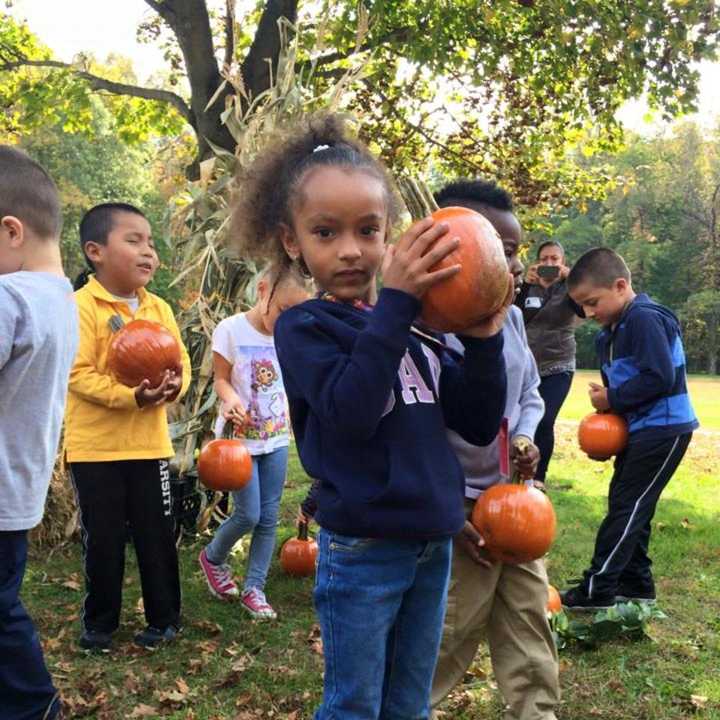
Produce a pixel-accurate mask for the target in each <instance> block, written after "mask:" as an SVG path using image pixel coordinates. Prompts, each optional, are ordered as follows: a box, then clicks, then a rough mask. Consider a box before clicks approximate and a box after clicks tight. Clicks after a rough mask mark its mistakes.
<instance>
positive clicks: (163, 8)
mask: <svg viewBox="0 0 720 720" xmlns="http://www.w3.org/2000/svg"><path fill="white" fill-rule="evenodd" d="M145 4H146V5H149V6H150V7H151V8H152V9H153V10H154V11H155V12H156V13H157V14H158V15H159V16H160V17H161V18H162V19H163V20H165V21H166V22H168V23H169V22H170V20H169V17H170V15H171V14H172V13H173V9H172V7H171V5H170V2H169V0H168V1H167V2H162V0H160V2H158V0H145Z"/></svg>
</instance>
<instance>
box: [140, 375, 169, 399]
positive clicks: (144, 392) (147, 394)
mask: <svg viewBox="0 0 720 720" xmlns="http://www.w3.org/2000/svg"><path fill="white" fill-rule="evenodd" d="M170 376H171V372H170V370H166V371H165V374H164V375H163V379H162V382H161V383H160V384H159V385H158V386H157V387H154V388H153V387H150V381H149V380H148V379H147V378H145V380H143V381H142V382H141V383H140V384H139V385H138V386H137V387H136V388H135V402H136V403H137V406H138V407H141V408H142V407H148V406H151V405H162V404H163V403H164V402H165V393H166V391H167V388H168V384H169V382H170Z"/></svg>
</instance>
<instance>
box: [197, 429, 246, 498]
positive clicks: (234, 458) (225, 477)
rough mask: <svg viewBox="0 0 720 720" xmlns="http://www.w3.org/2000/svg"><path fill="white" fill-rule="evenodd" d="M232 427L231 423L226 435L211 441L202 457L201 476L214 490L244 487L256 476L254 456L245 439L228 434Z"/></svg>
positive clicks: (199, 468) (230, 490)
mask: <svg viewBox="0 0 720 720" xmlns="http://www.w3.org/2000/svg"><path fill="white" fill-rule="evenodd" d="M229 428H232V425H231V424H230V423H227V425H226V426H225V431H224V432H223V437H222V438H218V439H217V440H211V441H210V442H209V443H207V444H206V445H205V446H204V447H203V449H202V450H201V451H200V455H199V456H198V463H197V467H198V477H199V478H200V482H201V483H202V484H203V485H204V486H205V487H206V488H209V489H210V490H218V491H220V492H233V491H234V490H242V488H244V487H245V486H246V485H247V484H248V483H249V482H250V479H251V478H252V456H251V455H250V453H249V452H248V449H247V448H246V447H245V443H244V442H243V441H242V440H238V439H237V438H233V437H228V435H230V434H231V430H229Z"/></svg>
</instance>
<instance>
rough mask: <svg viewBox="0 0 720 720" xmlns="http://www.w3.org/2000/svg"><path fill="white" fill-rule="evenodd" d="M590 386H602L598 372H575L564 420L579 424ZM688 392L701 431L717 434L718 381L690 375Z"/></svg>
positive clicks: (719, 424) (586, 408)
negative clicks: (711, 431) (597, 384)
mask: <svg viewBox="0 0 720 720" xmlns="http://www.w3.org/2000/svg"><path fill="white" fill-rule="evenodd" d="M589 382H597V383H599V382H601V380H600V371H599V370H578V371H577V372H576V373H575V377H574V378H573V384H572V387H571V388H570V394H569V395H568V397H567V400H565V404H564V405H563V407H562V410H561V411H560V417H561V418H562V419H564V420H581V419H582V418H583V417H585V415H587V414H588V413H589V412H592V406H591V405H590V400H589V399H588V394H587V389H588V383H589ZM688 389H689V391H690V399H691V400H692V404H693V408H694V409H695V414H696V415H697V416H698V419H699V420H700V425H701V427H702V428H703V429H704V430H720V377H718V376H708V375H691V376H690V377H689V378H688Z"/></svg>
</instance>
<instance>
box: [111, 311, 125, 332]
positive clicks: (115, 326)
mask: <svg viewBox="0 0 720 720" xmlns="http://www.w3.org/2000/svg"><path fill="white" fill-rule="evenodd" d="M108 325H109V326H110V330H111V331H112V332H114V333H116V332H117V331H118V330H121V329H122V328H123V326H124V325H125V323H124V322H123V319H122V318H121V317H120V316H119V315H113V316H112V317H111V318H110V319H109V320H108Z"/></svg>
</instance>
